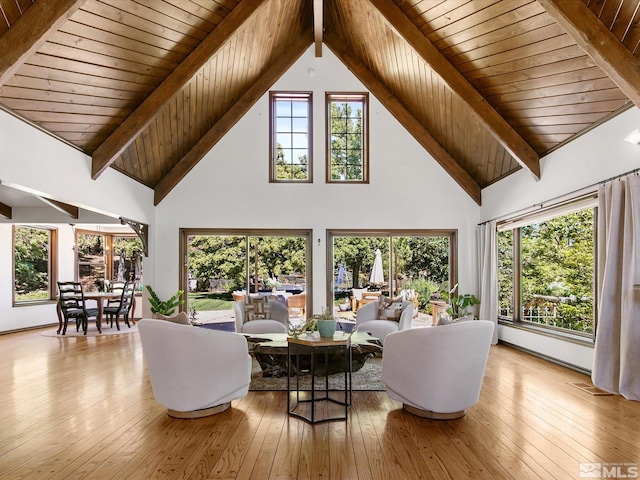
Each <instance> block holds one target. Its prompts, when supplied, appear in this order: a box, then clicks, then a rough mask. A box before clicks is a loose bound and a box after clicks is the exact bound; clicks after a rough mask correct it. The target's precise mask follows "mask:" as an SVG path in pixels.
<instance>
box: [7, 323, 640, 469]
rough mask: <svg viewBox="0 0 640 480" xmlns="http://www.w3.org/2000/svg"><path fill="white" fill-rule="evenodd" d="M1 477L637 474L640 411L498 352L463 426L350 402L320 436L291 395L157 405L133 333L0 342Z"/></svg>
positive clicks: (380, 395)
mask: <svg viewBox="0 0 640 480" xmlns="http://www.w3.org/2000/svg"><path fill="white" fill-rule="evenodd" d="M0 365H1V369H0V392H1V393H0V478H2V479H18V478H27V479H40V478H43V479H44V478H46V479H74V478H92V479H110V480H111V479H113V480H115V479H127V480H131V479H145V480H146V479H150V478H188V479H198V478H246V479H267V478H301V479H319V478H325V479H329V478H331V479H334V478H342V479H372V480H373V479H375V480H378V479H386V478H390V479H393V480H403V479H414V478H437V479H455V480H460V479H468V478H471V479H475V478H486V479H517V480H522V479H530V478H533V479H542V480H548V479H562V480H565V479H571V478H579V467H580V463H581V462H589V463H594V462H616V463H618V462H619V463H623V462H627V463H637V462H640V435H639V434H638V430H639V427H640V403H638V402H630V401H627V400H624V399H623V398H621V397H619V396H603V397H597V396H592V395H590V394H588V393H585V392H582V391H581V390H579V389H577V388H576V387H573V386H571V385H569V384H568V382H575V381H588V378H587V377H585V376H584V375H580V374H578V373H575V372H573V371H570V370H567V369H564V368H562V367H559V366H556V365H553V364H550V363H547V362H545V361H543V360H540V359H537V358H535V357H531V356H528V355H526V354H523V353H520V352H518V351H515V350H512V349H510V348H508V347H505V346H496V347H492V351H491V355H490V360H489V365H488V368H487V373H486V378H485V382H484V386H483V390H482V397H481V399H480V403H479V404H478V405H476V406H475V407H473V408H471V409H470V410H469V412H468V414H467V416H466V417H464V418H463V419H460V420H455V421H429V420H426V419H422V418H418V417H414V416H411V415H409V414H407V413H405V412H403V411H402V410H401V409H400V404H398V403H396V402H393V401H391V400H389V398H388V397H387V396H386V394H385V393H384V392H355V393H354V396H353V398H354V405H353V408H352V409H351V411H350V415H349V420H348V421H346V422H345V421H338V422H331V423H327V424H317V425H314V426H311V425H309V424H307V423H306V422H304V421H302V420H298V419H294V418H290V417H288V416H287V414H286V396H285V395H286V394H285V393H284V392H250V393H249V395H248V396H246V397H245V398H243V399H242V400H238V401H234V402H233V403H232V407H233V408H231V409H229V410H227V411H226V412H224V413H222V414H220V415H218V416H215V417H210V418H205V419H199V420H176V419H172V418H169V417H168V416H167V415H166V414H165V410H164V409H163V408H162V407H160V406H159V405H158V404H156V403H155V401H154V399H153V395H152V393H151V388H150V385H149V381H148V378H147V375H146V372H145V367H144V363H143V358H142V352H141V348H140V341H139V337H138V334H137V333H134V334H127V335H114V336H107V337H93V338H68V339H59V338H51V337H43V336H41V335H40V332H39V331H29V332H22V333H14V334H9V335H0Z"/></svg>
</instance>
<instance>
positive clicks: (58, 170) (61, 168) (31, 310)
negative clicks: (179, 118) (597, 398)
mask: <svg viewBox="0 0 640 480" xmlns="http://www.w3.org/2000/svg"><path fill="white" fill-rule="evenodd" d="M90 162H91V160H90V158H89V157H87V156H86V155H84V154H82V153H81V152H79V151H78V150H76V149H74V148H71V147H69V146H67V145H65V144H64V143H62V142H60V141H58V140H56V139H54V138H52V137H51V136H49V135H46V134H44V133H42V132H41V131H39V130H37V129H35V128H33V127H31V126H29V125H27V124H26V123H24V122H22V121H21V120H18V119H17V118H15V117H13V116H12V115H9V114H7V113H6V112H4V111H0V182H1V183H3V184H5V185H9V186H17V187H19V188H21V189H25V190H29V191H33V192H37V193H40V194H43V195H44V196H46V197H48V198H51V199H54V200H59V201H62V202H65V203H69V204H72V205H76V206H78V207H82V208H85V209H87V210H90V212H89V213H86V212H85V213H84V214H83V218H80V219H79V220H76V221H75V223H76V224H78V225H77V227H80V224H81V223H84V222H90V221H94V222H95V221H96V220H97V219H99V218H100V216H99V215H97V214H96V213H92V212H97V213H100V214H103V215H107V216H109V217H113V218H118V217H120V216H122V217H125V218H130V219H133V220H137V221H140V222H144V223H148V224H152V223H153V222H154V208H153V191H152V190H151V189H149V188H147V187H145V186H143V185H141V184H139V183H138V182H135V181H133V180H131V179H130V178H128V177H126V176H124V175H122V174H120V173H118V172H116V171H115V170H114V169H111V168H110V169H107V171H106V172H105V173H103V174H102V175H101V176H100V177H99V178H98V180H95V181H94V180H91V172H90ZM45 216H46V215H42V209H39V208H26V209H20V208H18V209H16V211H15V219H16V223H18V222H20V223H31V224H33V223H38V224H41V225H44V224H51V223H52V222H55V221H60V220H61V219H60V217H58V216H57V215H55V217H56V218H53V217H54V216H51V218H48V219H45V218H44V217H45ZM46 220H48V221H46ZM70 220H71V219H69V218H67V219H66V220H62V221H64V223H59V224H54V225H53V226H55V227H56V228H58V235H59V237H58V239H59V245H60V248H59V252H58V273H59V275H58V278H59V279H61V280H68V279H72V278H74V268H75V267H74V266H75V263H74V262H75V260H74V255H73V250H71V246H72V245H73V243H74V236H73V231H72V229H71V227H70V226H69V225H68V222H69V221H70ZM145 261H146V259H145ZM12 268H13V250H12V225H11V224H10V223H1V224H0V272H2V275H0V332H2V331H10V330H15V329H20V328H27V327H33V326H39V325H46V324H51V323H55V322H57V315H56V313H55V305H54V304H45V305H38V306H20V307H14V306H13V305H12V299H13V289H12V285H11V282H12V274H11V271H12Z"/></svg>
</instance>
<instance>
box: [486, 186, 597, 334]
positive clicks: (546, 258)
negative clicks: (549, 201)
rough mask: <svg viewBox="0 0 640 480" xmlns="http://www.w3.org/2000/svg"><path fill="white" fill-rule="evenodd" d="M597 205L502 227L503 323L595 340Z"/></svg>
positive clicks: (568, 208) (581, 205)
mask: <svg viewBox="0 0 640 480" xmlns="http://www.w3.org/2000/svg"><path fill="white" fill-rule="evenodd" d="M594 204H595V199H593V198H589V199H587V200H582V201H580V202H577V203H574V204H568V205H566V206H564V207H562V208H558V209H555V210H549V211H547V212H539V213H537V214H536V215H535V216H533V215H532V216H530V217H523V218H521V219H519V220H518V221H517V222H513V223H511V224H509V223H505V224H503V225H499V227H498V229H499V232H498V271H499V274H498V275H499V278H498V285H499V309H500V313H499V316H500V318H501V319H502V320H506V321H512V322H518V323H520V324H522V325H531V326H540V327H545V328H547V327H548V328H551V329H557V330H560V331H566V332H572V333H578V334H581V335H587V336H591V335H593V332H594V323H595V288H594V286H595V238H596V221H595V218H596V209H595V207H594Z"/></svg>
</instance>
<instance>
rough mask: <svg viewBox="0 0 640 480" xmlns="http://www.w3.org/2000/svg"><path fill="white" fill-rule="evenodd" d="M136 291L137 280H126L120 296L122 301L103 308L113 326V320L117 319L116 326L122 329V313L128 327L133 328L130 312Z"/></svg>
mask: <svg viewBox="0 0 640 480" xmlns="http://www.w3.org/2000/svg"><path fill="white" fill-rule="evenodd" d="M134 291H135V282H126V283H125V284H124V287H123V288H122V294H121V296H120V301H119V302H117V303H115V304H113V303H112V304H111V305H107V306H106V307H104V309H103V314H104V315H106V316H107V318H108V319H109V321H110V324H111V326H112V327H113V320H114V319H115V321H116V328H117V329H118V330H120V322H119V319H120V315H122V319H123V320H124V323H125V324H126V325H127V327H129V328H131V324H130V323H129V313H130V312H131V306H132V305H133V295H134Z"/></svg>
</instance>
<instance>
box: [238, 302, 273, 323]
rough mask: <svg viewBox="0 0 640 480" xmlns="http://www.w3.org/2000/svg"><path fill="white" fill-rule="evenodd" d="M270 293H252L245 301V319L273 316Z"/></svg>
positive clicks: (260, 318) (247, 320)
mask: <svg viewBox="0 0 640 480" xmlns="http://www.w3.org/2000/svg"><path fill="white" fill-rule="evenodd" d="M270 300H271V299H270V297H269V296H268V295H250V296H249V297H247V298H246V299H245V303H244V321H245V322H250V321H251V320H266V319H268V318H271V304H270V303H269V302H270Z"/></svg>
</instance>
